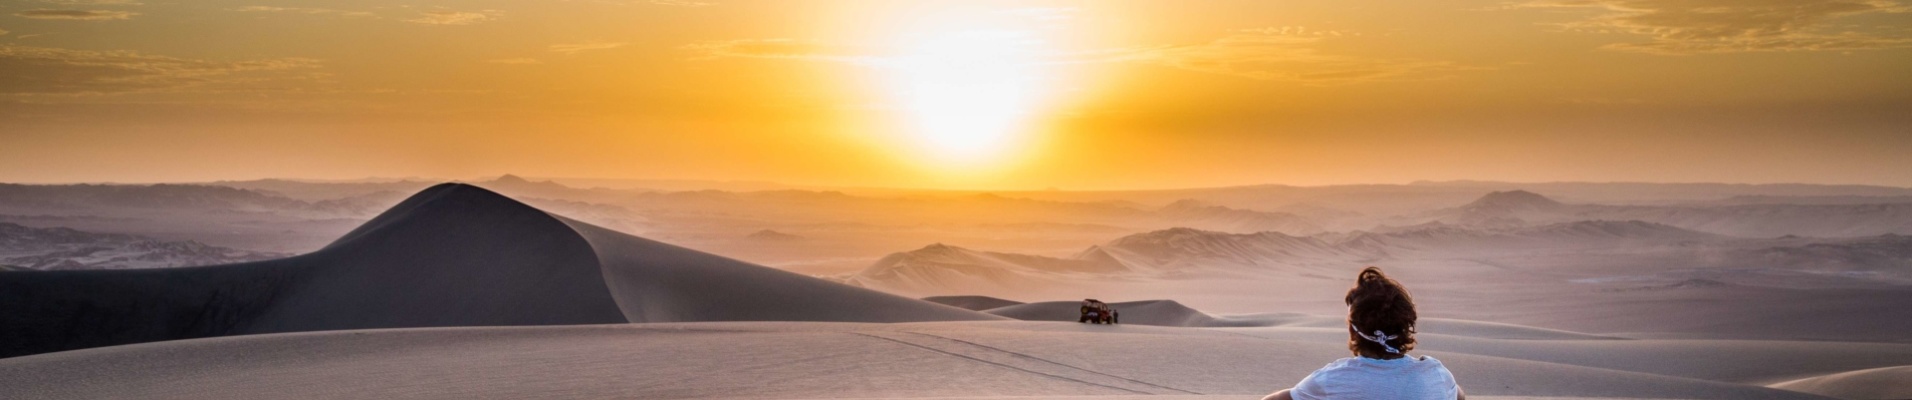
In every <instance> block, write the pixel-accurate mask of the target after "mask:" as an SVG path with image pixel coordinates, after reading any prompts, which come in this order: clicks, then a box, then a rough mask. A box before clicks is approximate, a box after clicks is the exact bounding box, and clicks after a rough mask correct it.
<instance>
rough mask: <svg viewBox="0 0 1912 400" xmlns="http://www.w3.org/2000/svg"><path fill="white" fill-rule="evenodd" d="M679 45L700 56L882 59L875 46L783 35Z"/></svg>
mask: <svg viewBox="0 0 1912 400" xmlns="http://www.w3.org/2000/svg"><path fill="white" fill-rule="evenodd" d="M682 48H683V49H684V50H687V51H690V52H693V53H697V54H699V55H700V57H698V58H700V59H712V58H769V59H787V60H813V61H836V62H848V63H869V62H872V61H875V60H877V59H879V58H881V56H879V55H875V54H874V53H876V52H874V51H872V50H874V49H867V48H859V47H854V46H840V45H831V44H826V43H821V42H815V41H808V40H797V39H783V38H778V39H738V40H716V41H708V42H701V43H692V44H689V45H685V46H683V47H682Z"/></svg>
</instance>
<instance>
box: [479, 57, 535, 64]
mask: <svg viewBox="0 0 1912 400" xmlns="http://www.w3.org/2000/svg"><path fill="white" fill-rule="evenodd" d="M485 62H486V63H491V64H514V65H524V64H543V63H544V62H543V61H538V59H536V58H529V57H520V58H500V59H494V60H485Z"/></svg>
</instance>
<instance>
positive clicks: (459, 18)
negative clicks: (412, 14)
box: [405, 11, 496, 25]
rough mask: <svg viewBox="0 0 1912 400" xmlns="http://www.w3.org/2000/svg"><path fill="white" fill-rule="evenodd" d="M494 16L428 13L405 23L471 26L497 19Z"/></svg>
mask: <svg viewBox="0 0 1912 400" xmlns="http://www.w3.org/2000/svg"><path fill="white" fill-rule="evenodd" d="M493 14H496V12H494V11H485V12H464V11H426V12H425V13H423V14H419V17H418V18H413V19H408V20H405V22H414V23H420V24H426V25H471V24H476V23H481V22H486V21H491V20H492V19H495V17H493V16H492V15H493Z"/></svg>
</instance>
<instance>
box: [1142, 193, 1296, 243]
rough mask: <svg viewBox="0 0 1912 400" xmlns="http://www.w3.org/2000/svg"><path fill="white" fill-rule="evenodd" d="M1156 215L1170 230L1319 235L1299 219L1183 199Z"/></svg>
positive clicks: (1291, 215) (1278, 213) (1276, 213)
mask: <svg viewBox="0 0 1912 400" xmlns="http://www.w3.org/2000/svg"><path fill="white" fill-rule="evenodd" d="M1156 214H1157V215H1160V216H1161V217H1162V218H1164V219H1167V220H1168V221H1169V223H1170V224H1173V226H1181V227H1191V228H1197V229H1207V230H1215V231H1223V232H1236V233H1251V232H1271V231H1272V232H1282V233H1287V234H1292V235H1309V234H1315V233H1320V232H1322V231H1323V229H1322V228H1321V225H1319V224H1316V223H1314V222H1313V221H1310V220H1308V219H1307V218H1303V217H1301V216H1299V215H1295V214H1290V213H1283V212H1266V211H1254V210H1243V209H1237V208H1229V207H1223V206H1217V205H1211V204H1208V203H1204V202H1201V201H1199V200H1194V199H1183V200H1179V201H1176V202H1174V203H1169V205H1167V206H1164V207H1162V208H1161V209H1158V210H1156Z"/></svg>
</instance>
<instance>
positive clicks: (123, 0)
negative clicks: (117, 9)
mask: <svg viewBox="0 0 1912 400" xmlns="http://www.w3.org/2000/svg"><path fill="white" fill-rule="evenodd" d="M40 2H41V3H50V4H64V5H73V6H137V5H142V4H145V3H140V2H138V1H134V0H40Z"/></svg>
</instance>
